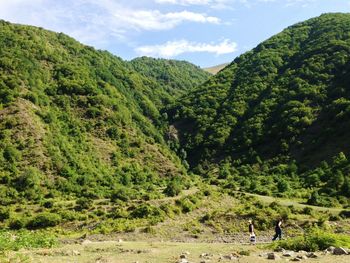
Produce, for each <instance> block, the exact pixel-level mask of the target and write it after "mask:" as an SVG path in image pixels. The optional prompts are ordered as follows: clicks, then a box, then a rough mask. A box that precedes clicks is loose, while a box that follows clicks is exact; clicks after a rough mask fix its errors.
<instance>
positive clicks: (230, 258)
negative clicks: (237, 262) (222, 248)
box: [223, 254, 237, 260]
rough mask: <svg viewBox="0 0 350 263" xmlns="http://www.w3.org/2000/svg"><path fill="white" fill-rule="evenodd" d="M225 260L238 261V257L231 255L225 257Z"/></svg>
mask: <svg viewBox="0 0 350 263" xmlns="http://www.w3.org/2000/svg"><path fill="white" fill-rule="evenodd" d="M223 259H226V260H234V259H237V257H235V256H234V255H233V254H230V255H224V256H223Z"/></svg>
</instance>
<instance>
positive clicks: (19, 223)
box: [9, 217, 27, 230]
mask: <svg viewBox="0 0 350 263" xmlns="http://www.w3.org/2000/svg"><path fill="white" fill-rule="evenodd" d="M26 224H27V221H26V220H25V219H24V218H22V217H20V218H11V220H10V223H9V228H10V229H13V230H19V229H22V228H25V226H26Z"/></svg>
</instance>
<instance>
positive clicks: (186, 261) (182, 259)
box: [178, 258, 189, 263]
mask: <svg viewBox="0 0 350 263" xmlns="http://www.w3.org/2000/svg"><path fill="white" fill-rule="evenodd" d="M178 263H189V262H188V260H187V259H186V258H181V259H180V260H179V261H178Z"/></svg>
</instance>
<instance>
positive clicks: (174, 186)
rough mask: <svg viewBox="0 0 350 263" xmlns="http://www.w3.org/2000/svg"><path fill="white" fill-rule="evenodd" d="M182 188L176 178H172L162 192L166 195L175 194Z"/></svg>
mask: <svg viewBox="0 0 350 263" xmlns="http://www.w3.org/2000/svg"><path fill="white" fill-rule="evenodd" d="M182 189H183V187H182V185H181V183H180V182H179V181H178V180H172V181H170V182H169V183H168V185H167V187H166V188H165V189H164V194H166V195H167V196H177V195H179V194H180V193H181V191H182Z"/></svg>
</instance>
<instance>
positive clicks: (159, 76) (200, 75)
mask: <svg viewBox="0 0 350 263" xmlns="http://www.w3.org/2000/svg"><path fill="white" fill-rule="evenodd" d="M130 64H131V65H132V67H133V68H134V70H135V71H137V72H138V73H140V74H142V75H143V76H146V77H148V78H152V79H153V80H154V81H156V82H157V83H159V84H160V85H162V87H164V88H165V90H166V91H167V92H168V93H169V94H171V95H173V96H178V95H179V94H183V93H184V92H185V91H187V90H189V89H191V88H194V87H195V86H197V85H199V84H201V83H203V82H204V81H206V80H207V79H208V78H209V76H210V74H209V73H207V72H205V71H204V70H202V69H201V68H199V67H197V66H195V65H193V64H191V63H189V62H187V61H179V60H167V59H156V58H150V57H140V58H136V59H133V60H131V61H130Z"/></svg>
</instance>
